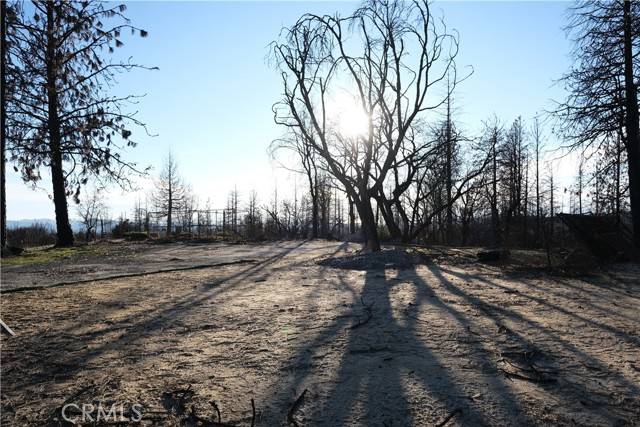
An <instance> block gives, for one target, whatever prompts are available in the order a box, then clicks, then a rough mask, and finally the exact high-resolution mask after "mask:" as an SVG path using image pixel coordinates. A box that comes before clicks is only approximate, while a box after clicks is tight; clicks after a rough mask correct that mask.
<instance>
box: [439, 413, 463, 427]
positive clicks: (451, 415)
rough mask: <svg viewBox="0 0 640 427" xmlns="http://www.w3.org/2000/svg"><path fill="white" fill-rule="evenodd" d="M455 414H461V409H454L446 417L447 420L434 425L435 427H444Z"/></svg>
mask: <svg viewBox="0 0 640 427" xmlns="http://www.w3.org/2000/svg"><path fill="white" fill-rule="evenodd" d="M457 414H462V409H460V408H456V409H454V410H453V412H452V413H450V414H449V415H448V416H447V418H445V419H444V420H442V421H440V422H439V423H438V424H436V427H444V426H445V425H447V423H448V422H449V421H450V420H451V418H453V417H455V416H456V415H457Z"/></svg>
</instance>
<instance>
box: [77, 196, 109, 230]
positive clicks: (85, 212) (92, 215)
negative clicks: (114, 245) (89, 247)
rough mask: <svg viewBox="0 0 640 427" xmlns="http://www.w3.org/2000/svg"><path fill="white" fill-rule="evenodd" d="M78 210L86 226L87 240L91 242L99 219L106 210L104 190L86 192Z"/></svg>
mask: <svg viewBox="0 0 640 427" xmlns="http://www.w3.org/2000/svg"><path fill="white" fill-rule="evenodd" d="M76 210H77V213H78V215H79V216H80V220H81V221H82V224H83V225H84V228H85V235H86V241H87V242H89V241H90V240H91V239H92V237H95V234H96V230H97V228H98V221H99V219H100V218H101V217H103V216H104V213H105V212H106V206H105V204H104V203H103V194H102V191H101V190H99V189H94V190H93V191H92V192H91V193H88V194H86V195H85V196H84V197H83V198H81V199H80V201H79V203H78V205H77V209H76Z"/></svg>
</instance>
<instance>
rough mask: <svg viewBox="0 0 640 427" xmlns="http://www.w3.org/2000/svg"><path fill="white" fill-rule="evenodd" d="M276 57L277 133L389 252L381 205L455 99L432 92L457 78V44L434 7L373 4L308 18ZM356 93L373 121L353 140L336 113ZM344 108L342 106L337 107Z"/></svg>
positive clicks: (279, 45)
mask: <svg viewBox="0 0 640 427" xmlns="http://www.w3.org/2000/svg"><path fill="white" fill-rule="evenodd" d="M273 52H274V56H275V59H276V61H277V64H278V67H279V69H280V71H281V75H282V82H283V97H282V99H281V101H280V102H279V103H277V104H276V105H275V106H274V112H275V120H276V122H277V123H279V124H282V125H284V126H287V127H289V128H292V129H295V131H296V132H299V133H300V134H301V135H302V136H303V137H304V142H305V143H308V144H309V145H310V146H311V148H312V149H313V151H314V152H315V153H316V154H317V156H318V158H319V160H320V161H321V164H320V165H319V166H320V167H322V168H323V169H325V170H326V171H327V172H329V173H330V174H331V175H332V176H333V177H334V178H335V179H336V180H337V181H338V182H339V183H340V185H341V186H342V187H343V188H344V190H345V192H346V194H347V196H348V198H349V199H350V200H351V201H353V203H354V204H355V206H356V209H357V211H358V215H359V217H360V222H361V224H362V230H363V232H364V235H365V240H366V248H367V249H369V250H371V251H377V250H379V249H380V242H379V236H378V230H377V225H376V221H375V215H374V209H373V205H372V199H373V198H374V197H375V196H376V195H378V194H379V193H380V191H381V190H382V189H383V188H384V186H385V185H386V183H387V182H388V180H387V179H388V176H389V173H390V171H391V170H392V169H393V166H394V164H395V163H397V158H398V153H399V152H400V150H401V149H402V147H403V145H404V143H405V138H406V137H407V134H408V133H409V132H410V130H411V128H412V124H413V123H414V121H416V119H418V118H419V117H420V115H422V114H424V113H425V112H426V111H428V110H433V109H436V108H438V107H440V106H441V105H442V104H443V102H444V100H446V98H447V96H448V94H446V95H444V96H443V95H442V91H441V92H440V94H441V96H439V97H437V98H436V97H433V99H432V97H431V96H430V95H431V94H432V92H434V91H433V90H432V89H433V88H434V87H435V86H437V85H440V84H442V83H444V84H445V90H446V78H447V76H448V75H452V76H453V80H452V84H451V85H450V88H449V89H450V90H452V89H453V87H455V83H456V81H457V80H456V78H455V76H456V73H455V62H454V60H455V57H456V55H457V52H458V40H457V36H456V35H455V34H452V33H450V32H448V31H447V29H446V26H445V25H444V23H443V22H442V21H441V20H437V19H436V18H435V17H434V16H433V15H432V13H431V9H430V6H429V4H428V2H426V1H411V2H403V1H368V2H365V3H364V5H363V6H362V7H360V8H359V9H358V10H356V11H355V13H354V14H353V15H351V16H348V17H346V18H342V17H339V16H337V15H336V16H328V15H325V16H318V15H313V14H306V15H303V16H302V17H301V18H300V19H299V20H298V21H297V22H296V23H295V24H294V25H293V26H292V27H290V28H285V29H283V32H282V35H281V39H280V40H279V41H277V42H275V43H274V45H273ZM339 93H347V94H348V96H349V97H352V98H353V99H354V104H355V105H356V106H357V108H358V109H360V110H361V111H362V112H363V114H364V115H365V116H366V117H367V122H368V123H367V131H366V132H363V133H362V134H360V135H356V136H353V135H351V136H349V135H345V134H344V132H341V130H340V129H339V127H336V126H335V125H334V123H333V121H334V120H333V119H334V118H335V115H336V114H337V112H336V111H335V107H332V100H335V99H336V97H337V96H338V94H339ZM334 102H335V101H334Z"/></svg>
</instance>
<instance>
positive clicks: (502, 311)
mask: <svg viewBox="0 0 640 427" xmlns="http://www.w3.org/2000/svg"><path fill="white" fill-rule="evenodd" d="M429 269H430V270H431V272H432V273H433V274H434V275H435V276H436V277H438V278H439V280H440V281H441V283H442V285H443V286H444V288H445V289H446V290H447V291H448V292H450V293H451V294H453V295H456V296H458V297H461V298H463V299H464V300H465V301H466V302H467V303H468V304H470V305H472V306H475V307H479V308H481V310H482V311H483V312H484V313H485V314H486V315H487V316H488V317H489V318H490V319H491V320H492V321H493V322H494V323H495V324H496V325H497V326H503V327H504V324H503V322H502V319H509V320H511V321H513V322H514V323H516V324H518V325H519V326H521V327H522V328H523V329H533V330H535V331H536V332H538V333H540V334H541V335H543V336H545V337H546V338H547V339H548V340H551V341H552V342H554V343H555V344H557V345H558V346H560V347H561V348H563V349H564V350H565V351H567V352H569V353H570V354H571V355H573V356H576V357H578V358H579V359H580V360H581V361H582V362H583V363H585V364H587V365H589V366H592V367H594V368H595V369H598V370H600V371H602V372H606V371H607V370H608V366H607V365H606V364H605V363H603V362H601V361H600V360H599V359H596V358H594V357H593V356H591V355H589V354H587V353H586V352H585V351H584V350H583V349H581V348H578V347H577V346H575V345H574V344H572V343H570V342H568V341H567V340H565V339H562V338H561V337H560V336H559V335H558V334H557V333H556V332H554V331H552V330H550V329H549V328H548V327H545V326H544V325H542V324H540V323H539V322H536V321H534V320H532V319H528V318H526V317H525V316H523V315H522V314H520V313H516V312H514V311H512V310H508V309H506V308H504V307H501V306H499V305H498V304H495V303H492V302H488V301H484V300H482V299H480V298H479V297H476V296H473V295H470V294H468V293H466V292H464V291H463V290H462V289H460V288H459V287H457V286H455V285H454V284H453V283H452V282H451V281H450V280H448V279H446V278H445V277H444V275H443V272H446V273H447V274H451V275H452V276H454V277H458V278H460V279H463V280H465V281H470V280H478V281H481V282H483V283H484V284H485V285H489V286H492V287H494V288H498V289H500V290H506V289H508V288H506V287H504V286H501V285H498V284H496V283H495V282H492V281H490V280H488V279H485V278H483V277H480V276H477V275H469V274H464V273H458V272H454V271H451V270H448V269H446V268H440V267H437V266H435V265H430V266H429ZM548 307H549V308H551V309H553V310H558V311H561V312H563V313H565V312H564V311H562V310H560V309H559V308H558V307H555V306H553V305H549V306H548ZM565 314H569V315H571V313H565ZM605 326H606V325H605ZM505 328H506V327H505ZM506 329H507V331H508V333H509V338H510V339H511V340H513V341H515V342H516V343H518V344H520V345H522V346H527V345H529V344H530V341H529V340H527V339H526V338H525V337H524V336H522V335H521V334H519V333H517V332H515V331H513V329H512V328H511V329H510V328H506ZM604 329H606V330H608V331H609V332H611V333H614V334H616V332H617V330H615V329H613V330H612V328H608V327H605V328H604ZM538 341H539V340H538ZM545 346H546V345H545ZM542 350H548V349H544V348H543V349H542ZM548 352H549V353H552V351H551V350H548ZM615 379H616V381H617V382H618V383H619V384H620V385H621V386H623V387H625V388H626V389H627V390H628V391H629V393H630V394H633V395H638V394H640V388H639V387H638V385H637V384H634V383H633V382H630V381H628V380H627V379H626V378H625V377H624V376H621V375H615ZM592 385H593V386H594V388H599V387H596V386H597V384H592ZM567 390H570V391H571V393H568V392H567ZM546 392H547V393H549V394H552V395H554V396H555V397H556V400H557V401H560V402H564V404H565V407H567V408H568V407H569V406H570V405H572V404H574V403H575V400H576V399H577V398H579V397H581V396H582V397H585V398H587V399H588V396H590V395H592V394H593V389H589V388H588V385H587V383H586V382H585V381H584V380H581V381H578V382H575V381H572V382H570V383H569V382H568V381H566V380H565V381H561V382H560V383H559V384H558V386H555V387H548V388H546ZM603 410H604V411H606V413H605V412H603ZM600 415H601V416H603V417H606V418H607V419H608V421H609V422H611V423H613V424H615V423H617V422H619V419H618V418H617V415H616V414H615V413H612V412H611V411H609V410H606V409H604V408H602V409H601V410H600Z"/></svg>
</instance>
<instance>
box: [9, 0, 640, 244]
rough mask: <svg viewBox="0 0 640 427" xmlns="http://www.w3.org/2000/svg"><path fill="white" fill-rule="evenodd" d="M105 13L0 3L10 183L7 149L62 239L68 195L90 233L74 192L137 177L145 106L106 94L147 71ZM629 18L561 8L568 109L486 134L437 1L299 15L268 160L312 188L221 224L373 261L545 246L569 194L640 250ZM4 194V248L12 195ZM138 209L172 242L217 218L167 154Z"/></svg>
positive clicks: (588, 8)
mask: <svg viewBox="0 0 640 427" xmlns="http://www.w3.org/2000/svg"><path fill="white" fill-rule="evenodd" d="M111 6H112V5H111V4H107V3H102V2H96V1H85V2H65V1H42V0H33V1H32V2H30V3H28V4H26V5H25V4H23V3H22V2H2V43H3V55H2V154H3V161H2V166H3V170H2V172H3V173H2V175H3V177H2V179H3V181H2V182H3V185H4V165H5V157H4V156H5V155H6V156H7V159H6V160H8V161H9V162H11V163H12V164H13V166H14V168H15V170H16V171H18V172H20V174H21V175H22V177H23V179H24V181H25V182H27V183H38V182H39V181H41V180H42V173H43V171H46V172H47V175H48V176H49V177H50V179H51V189H52V199H53V203H54V206H55V211H56V225H57V245H58V246H67V245H71V244H73V233H72V232H71V227H70V225H69V213H68V209H69V208H68V202H67V200H68V198H72V199H73V200H74V201H75V202H81V201H82V203H81V204H80V206H79V207H78V209H79V212H80V216H81V217H82V216H86V217H87V218H89V219H87V220H86V221H85V222H86V223H87V224H86V226H87V229H88V230H91V229H94V228H95V220H94V219H92V218H95V217H96V215H95V214H93V213H92V212H96V211H104V208H103V207H101V206H97V205H95V204H94V205H92V204H91V203H90V202H91V200H92V199H95V198H96V196H95V195H92V194H91V193H90V192H87V191H85V192H84V193H83V192H82V191H81V189H82V188H83V186H84V185H86V184H87V183H88V182H89V181H92V182H94V183H97V184H98V186H105V185H107V184H109V183H117V184H119V185H121V186H123V187H124V188H131V183H132V177H135V176H136V175H139V174H144V173H145V171H146V170H145V169H141V168H139V167H138V166H137V165H135V164H134V163H132V162H130V161H128V160H127V159H126V158H125V156H124V155H123V154H124V151H125V149H126V148H127V147H132V146H135V145H136V142H135V140H134V138H133V133H132V132H133V130H132V129H135V128H138V129H139V130H142V131H143V132H146V126H145V124H144V123H143V122H141V121H140V120H139V119H138V118H137V115H136V112H135V111H132V110H131V109H130V108H131V104H132V103H135V101H136V99H137V98H136V96H134V95H130V96H125V97H114V96H112V95H111V94H110V91H109V88H110V87H111V86H112V85H113V84H114V83H115V81H114V73H116V72H120V71H130V70H132V69H135V68H146V67H143V66H141V65H139V64H136V63H132V62H129V61H127V62H122V61H118V60H115V59H114V58H115V57H114V56H113V53H114V52H115V49H116V48H118V47H120V46H122V45H123V41H122V40H123V37H124V35H125V34H128V33H131V34H132V35H138V36H141V37H146V36H147V32H146V31H145V30H143V29H140V28H137V27H135V26H133V25H132V24H131V22H130V21H129V20H128V19H127V18H126V16H125V15H124V13H125V11H126V7H125V6H124V5H116V6H113V7H111ZM639 13H640V4H639V3H637V2H631V1H626V0H615V1H611V2H606V3H603V2H599V1H597V0H585V1H581V2H579V3H577V4H576V5H574V6H571V7H570V18H569V21H568V22H567V26H566V31H567V34H569V36H570V37H571V39H572V42H573V45H574V51H573V52H572V55H573V65H572V67H571V69H570V70H568V71H567V73H566V74H565V75H564V76H562V78H561V80H560V82H561V84H563V85H564V87H565V89H566V90H567V93H568V96H567V99H566V100H564V101H563V102H561V103H558V104H557V105H556V106H555V107H554V108H553V109H552V111H547V112H543V113H541V114H540V115H538V116H537V117H533V118H525V119H523V118H520V117H518V118H515V119H514V120H510V121H507V120H505V119H504V118H498V117H488V118H487V119H486V120H485V121H484V122H483V123H482V126H481V127H482V132H480V133H478V134H470V132H469V131H467V130H465V129H464V128H463V126H461V125H460V123H459V121H458V120H457V119H456V104H455V94H456V89H457V88H458V87H459V85H460V84H461V83H463V82H464V80H465V79H467V78H472V73H471V72H470V71H469V70H463V71H459V67H458V66H457V64H456V58H457V55H458V51H459V48H460V46H459V37H458V34H457V33H456V32H455V31H451V30H450V29H448V27H447V26H446V25H445V23H444V20H443V19H441V18H439V17H437V16H435V15H434V13H433V12H432V7H431V5H430V4H429V2H427V1H423V0H416V1H411V2H401V1H391V0H376V1H373V0H370V1H365V2H364V3H362V5H361V6H360V7H358V8H357V9H356V10H355V11H354V12H353V13H352V14H350V15H349V16H346V17H341V16H339V15H324V16H322V15H315V14H305V15H303V16H302V17H301V18H300V19H299V20H298V21H297V22H295V23H294V24H293V25H292V26H290V27H286V28H283V30H282V32H281V34H280V36H279V38H278V39H277V40H276V41H275V42H273V43H272V44H271V47H270V52H271V58H272V60H273V64H274V66H275V68H276V69H277V70H278V71H279V73H280V76H281V79H282V96H281V98H280V99H279V100H278V101H277V102H276V103H275V104H274V106H273V114H274V120H275V122H276V123H277V124H278V125H280V126H281V127H282V129H283V130H284V132H283V137H282V138H280V139H278V140H277V141H274V142H273V143H272V144H271V146H270V148H269V151H270V153H271V155H272V156H274V157H278V156H280V155H281V153H283V152H284V151H286V152H289V153H293V154H294V155H295V156H296V157H297V162H296V165H295V166H294V165H290V168H292V169H294V170H295V171H297V172H299V173H300V174H301V176H302V177H304V182H305V186H306V190H305V191H304V192H301V193H300V195H299V197H298V193H297V192H296V193H295V195H294V196H293V198H291V197H289V196H288V198H286V199H282V200H278V196H277V192H275V193H274V195H273V197H272V198H271V199H272V200H271V201H270V202H267V203H263V204H260V203H259V201H258V195H257V194H255V193H252V194H249V195H248V197H245V200H244V206H241V205H242V203H240V200H239V199H240V197H239V195H238V193H237V191H232V192H231V194H230V196H229V200H228V203H227V206H226V207H225V208H224V209H222V210H221V211H222V215H223V223H224V227H225V229H226V228H229V227H230V229H231V230H234V232H238V230H239V229H240V228H242V229H243V230H250V233H251V234H253V235H258V234H260V233H262V232H264V230H271V231H270V232H269V233H268V234H269V235H270V236H271V235H272V236H290V237H344V235H346V234H354V233H356V232H361V233H362V236H363V238H364V241H365V245H366V248H367V249H368V250H371V251H376V250H379V249H380V242H381V240H384V239H388V240H391V241H396V242H404V243H408V242H425V243H444V244H488V245H495V246H501V245H514V244H515V245H523V246H540V245H543V244H546V243H545V242H546V241H548V240H550V238H551V236H552V235H553V231H554V226H553V224H554V221H553V218H554V217H555V214H556V213H557V212H558V211H559V210H560V209H564V207H565V206H564V202H565V199H568V200H567V201H568V203H569V210H570V211H571V212H575V213H594V214H603V215H604V214H606V215H612V216H614V217H615V218H617V219H618V221H619V222H620V223H624V222H625V221H626V218H627V214H628V216H629V218H630V225H631V227H632V228H633V233H634V236H635V239H636V241H638V242H640V132H639V130H638V126H639V119H638V99H637V98H638V96H637V92H638V89H637V85H638V81H639V79H640V75H639V74H640V67H639V66H638V65H639V64H638V61H639V59H638V58H639V55H638V45H639V43H640V37H639V33H640V23H639V19H638V15H639ZM345 93H346V94H347V98H348V99H351V100H353V106H354V107H353V108H355V109H357V110H358V111H360V112H362V114H363V116H364V117H365V118H366V126H365V128H366V129H364V130H363V131H362V132H358V133H356V134H354V133H351V132H346V131H345V129H342V128H341V126H340V124H339V123H338V121H339V120H337V116H338V115H339V114H340V113H339V112H338V111H336V110H337V107H336V104H335V102H333V103H332V100H335V99H336V98H338V97H340V96H343V98H344V94H345ZM552 135H553V136H554V137H555V138H559V139H560V140H561V141H562V145H563V147H564V148H566V149H568V150H569V151H571V152H573V153H574V155H576V156H577V157H578V159H579V161H578V166H577V171H576V179H575V182H574V183H573V184H572V185H564V186H563V188H560V187H559V184H558V179H557V175H556V176H554V174H556V171H555V170H554V166H553V165H554V163H553V162H552V161H551V160H550V156H549V150H550V149H552V148H554V147H552V144H551V143H550V140H551V136H552ZM556 153H557V151H556ZM2 195H3V199H2V211H3V221H2V222H3V246H4V244H5V241H4V239H5V233H4V224H5V221H4V219H5V217H4V215H5V212H6V209H5V198H4V197H5V192H4V188H3V191H2ZM245 196H247V195H245ZM82 199H84V200H82ZM146 199H147V200H148V201H147V202H146V203H145V208H144V209H143V208H142V206H141V205H140V203H138V205H137V207H136V209H135V214H134V218H135V222H137V223H138V224H142V223H143V222H145V221H146V222H147V223H148V222H149V221H150V218H151V217H152V216H153V217H154V218H156V220H160V218H161V221H162V222H163V223H164V224H165V227H166V232H167V233H169V234H170V233H172V232H173V231H174V230H175V228H176V227H175V226H174V224H176V223H179V224H180V226H181V227H186V228H188V229H189V230H190V229H191V228H192V226H193V223H194V222H195V223H196V224H203V223H204V224H207V223H210V222H211V219H210V218H209V219H207V215H210V214H211V213H212V212H213V211H214V210H212V209H211V207H210V206H198V201H197V199H196V197H195V196H194V195H193V192H192V191H191V190H190V188H189V186H188V185H187V184H186V183H184V181H183V180H182V179H181V178H180V177H179V174H178V173H177V164H176V163H175V162H174V159H172V158H171V157H169V158H168V159H167V161H166V162H165V165H164V166H163V169H162V171H161V173H160V175H159V176H158V178H157V180H156V184H155V189H154V190H153V191H152V192H151V193H150V194H149V195H148V197H146ZM143 212H144V214H143ZM151 214H153V215H151ZM227 215H229V217H227ZM98 216H99V215H98ZM103 216H104V215H103ZM143 218H144V219H143ZM91 221H94V222H91ZM260 230H262V231H260ZM338 230H339V231H340V232H339V233H338ZM243 233H248V232H247V231H243ZM89 234H90V233H89Z"/></svg>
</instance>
